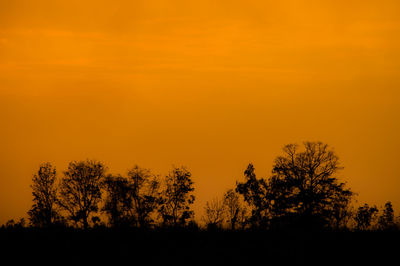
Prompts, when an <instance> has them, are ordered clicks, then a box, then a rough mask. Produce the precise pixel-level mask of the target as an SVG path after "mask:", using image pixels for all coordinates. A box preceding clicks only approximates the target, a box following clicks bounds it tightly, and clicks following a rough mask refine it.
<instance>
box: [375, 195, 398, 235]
mask: <svg viewBox="0 0 400 266" xmlns="http://www.w3.org/2000/svg"><path fill="white" fill-rule="evenodd" d="M378 226H379V229H381V230H393V229H394V228H395V222H394V210H393V206H392V203H391V202H390V201H388V202H386V203H385V207H384V209H383V212H382V215H381V216H380V217H379V219H378Z"/></svg>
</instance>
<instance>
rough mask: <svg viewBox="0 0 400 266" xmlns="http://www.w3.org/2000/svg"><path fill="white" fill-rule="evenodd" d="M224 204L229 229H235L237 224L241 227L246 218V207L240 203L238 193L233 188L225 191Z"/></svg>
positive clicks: (244, 223) (243, 225)
mask: <svg viewBox="0 0 400 266" xmlns="http://www.w3.org/2000/svg"><path fill="white" fill-rule="evenodd" d="M224 206H225V211H226V218H227V220H228V223H229V225H230V229H231V230H235V229H236V225H237V224H239V225H241V228H242V229H243V228H244V227H245V225H246V221H247V219H248V217H247V215H246V214H247V208H246V207H245V206H244V204H242V203H241V201H240V197H239V195H238V193H237V192H235V191H234V190H233V189H229V190H228V191H227V192H225V194H224Z"/></svg>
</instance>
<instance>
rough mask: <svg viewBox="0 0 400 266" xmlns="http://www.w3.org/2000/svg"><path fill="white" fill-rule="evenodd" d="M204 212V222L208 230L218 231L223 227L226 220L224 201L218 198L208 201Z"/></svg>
mask: <svg viewBox="0 0 400 266" xmlns="http://www.w3.org/2000/svg"><path fill="white" fill-rule="evenodd" d="M204 211H205V215H204V216H203V220H204V221H205V223H206V226H207V228H209V229H217V228H221V227H222V223H223V222H224V218H225V217H224V212H225V205H224V203H223V201H221V200H219V199H218V198H215V199H212V200H211V201H207V202H206V206H205V207H204Z"/></svg>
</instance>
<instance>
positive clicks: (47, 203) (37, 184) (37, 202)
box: [28, 163, 61, 227]
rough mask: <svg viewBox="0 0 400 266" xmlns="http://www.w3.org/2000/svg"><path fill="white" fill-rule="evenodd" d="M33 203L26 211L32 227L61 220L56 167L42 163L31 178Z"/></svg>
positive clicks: (46, 225) (43, 225)
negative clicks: (58, 206) (58, 205)
mask: <svg viewBox="0 0 400 266" xmlns="http://www.w3.org/2000/svg"><path fill="white" fill-rule="evenodd" d="M31 188H32V195H33V205H32V208H31V209H30V210H29V211H28V216H29V221H30V224H31V225H32V226H34V227H50V226H52V225H54V224H56V223H60V222H61V216H60V214H59V210H58V208H57V187H56V169H55V168H54V167H53V166H52V165H51V164H50V163H43V164H41V165H40V167H39V170H38V172H37V173H36V174H34V175H33V178H32V185H31Z"/></svg>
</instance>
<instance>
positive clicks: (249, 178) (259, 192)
mask: <svg viewBox="0 0 400 266" xmlns="http://www.w3.org/2000/svg"><path fill="white" fill-rule="evenodd" d="M244 176H245V182H243V183H240V182H238V183H236V192H237V193H239V194H240V195H242V196H243V198H244V201H245V202H247V204H248V205H249V206H250V208H251V216H250V217H249V222H250V224H251V225H252V226H253V227H265V226H266V225H267V223H268V219H269V216H268V214H269V209H270V201H269V200H268V185H267V182H266V181H265V179H262V178H261V179H258V178H257V177H256V174H255V168H254V166H253V164H249V165H248V167H247V169H246V170H245V171H244Z"/></svg>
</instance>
